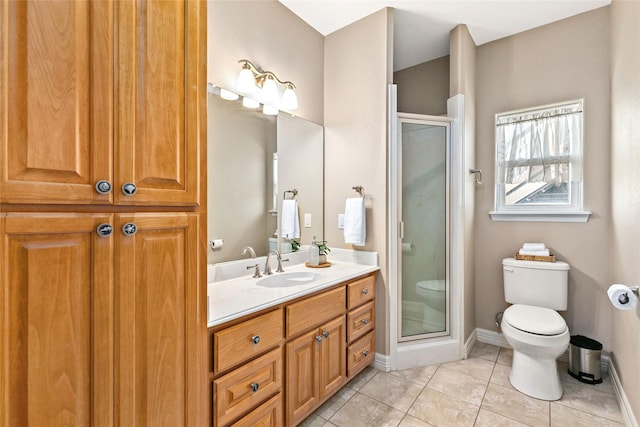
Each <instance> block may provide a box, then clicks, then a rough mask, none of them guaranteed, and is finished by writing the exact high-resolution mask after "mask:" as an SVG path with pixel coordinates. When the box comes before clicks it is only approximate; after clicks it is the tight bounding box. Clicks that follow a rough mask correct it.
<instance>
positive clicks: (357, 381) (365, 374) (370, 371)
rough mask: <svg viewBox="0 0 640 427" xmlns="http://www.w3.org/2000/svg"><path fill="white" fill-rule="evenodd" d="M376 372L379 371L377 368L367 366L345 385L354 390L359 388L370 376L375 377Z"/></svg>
mask: <svg viewBox="0 0 640 427" xmlns="http://www.w3.org/2000/svg"><path fill="white" fill-rule="evenodd" d="M378 372H380V371H379V370H378V369H376V368H373V367H371V366H367V367H366V368H364V369H363V370H362V372H360V373H359V374H358V375H356V376H355V377H354V378H353V379H352V380H351V381H349V382H348V383H347V387H349V388H351V389H353V390H356V391H357V390H360V389H361V388H362V387H363V386H364V385H365V384H366V383H367V382H368V381H369V380H370V379H371V378H373V377H375V376H376V375H377V374H378Z"/></svg>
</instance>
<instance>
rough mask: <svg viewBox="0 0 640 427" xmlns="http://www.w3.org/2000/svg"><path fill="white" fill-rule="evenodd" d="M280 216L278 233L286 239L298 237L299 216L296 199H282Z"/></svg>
mask: <svg viewBox="0 0 640 427" xmlns="http://www.w3.org/2000/svg"><path fill="white" fill-rule="evenodd" d="M280 218H281V220H280V235H281V236H282V237H286V238H287V239H299V238H300V217H299V215H298V201H297V200H295V199H287V200H283V201H282V212H280Z"/></svg>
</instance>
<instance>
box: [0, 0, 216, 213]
mask: <svg viewBox="0 0 640 427" xmlns="http://www.w3.org/2000/svg"><path fill="white" fill-rule="evenodd" d="M200 14H203V15H205V18H206V11H205V10H204V6H203V3H202V2H199V1H179V0H174V1H162V0H149V1H144V2H138V1H128V0H121V1H114V2H112V1H92V2H88V1H76V0H57V1H37V0H33V1H11V2H8V3H7V5H6V6H3V7H2V8H1V9H0V20H1V21H2V28H3V29H4V30H3V31H5V33H4V34H5V35H6V37H7V42H6V43H5V42H3V43H2V44H0V54H1V55H2V57H3V58H6V59H7V60H6V61H3V62H2V64H1V68H0V77H1V78H0V97H1V98H2V101H3V102H2V103H0V126H1V127H2V137H0V138H1V140H0V152H2V153H3V154H4V153H6V154H5V155H3V156H2V157H0V160H1V161H0V172H1V173H0V203H10V204H112V203H116V204H118V205H154V206H168V205H171V206H174V205H179V206H187V205H197V204H198V203H199V192H200V189H199V172H200V169H199V166H200V156H201V155H202V154H203V153H201V152H200V149H199V146H200V144H199V138H200V137H201V136H202V135H201V133H200V131H199V126H200V125H199V124H198V123H199V122H198V121H199V119H198V115H199V114H205V112H204V110H203V109H202V107H201V105H204V104H203V103H202V102H201V99H202V98H203V94H202V93H203V91H205V90H206V88H201V87H200V86H201V85H200V81H203V77H202V74H203V73H204V65H201V64H204V63H205V62H206V61H204V60H203V57H202V53H203V52H204V43H206V37H205V36H204V34H205V29H204V28H203V26H204V24H201V23H202V22H204V20H203V19H202V18H201V17H199V15H200ZM202 61H204V62H202ZM100 181H106V182H108V183H109V186H110V188H111V190H110V191H109V192H108V193H107V194H101V193H100V192H98V191H97V189H96V186H97V185H98V183H99V182H100ZM127 184H133V185H135V188H136V192H135V193H134V194H129V193H131V192H132V191H133V188H134V187H132V186H131V185H128V186H126V188H127V189H129V188H131V191H129V190H127V194H125V191H124V190H123V188H125V185H127Z"/></svg>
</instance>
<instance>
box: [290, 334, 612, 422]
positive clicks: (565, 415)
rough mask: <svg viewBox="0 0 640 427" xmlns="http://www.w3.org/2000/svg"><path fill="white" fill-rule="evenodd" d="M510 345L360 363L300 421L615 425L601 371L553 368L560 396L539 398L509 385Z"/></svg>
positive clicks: (609, 388) (564, 366) (607, 381)
mask: <svg viewBox="0 0 640 427" xmlns="http://www.w3.org/2000/svg"><path fill="white" fill-rule="evenodd" d="M511 358H512V351H511V350H509V349H505V348H500V347H496V346H493V345H489V344H484V343H476V344H475V346H474V348H473V350H472V351H471V354H470V355H469V358H468V359H467V360H462V361H459V362H451V363H443V364H440V365H433V366H427V367H424V368H414V369H407V370H404V371H397V372H389V373H385V372H382V371H379V370H377V369H375V368H372V367H368V368H366V369H365V370H364V371H362V372H361V373H360V374H359V375H358V376H356V377H355V378H354V379H353V380H351V381H350V382H349V383H348V384H347V385H346V386H345V387H344V388H342V390H340V391H339V392H338V393H337V394H336V395H334V396H333V397H332V398H331V399H330V400H328V401H327V402H326V403H325V404H324V405H322V406H321V407H320V408H318V409H317V410H316V411H315V412H314V413H313V414H311V415H310V416H309V417H308V418H307V419H306V420H305V421H304V422H303V423H302V424H301V426H303V427H316V426H317V427H321V426H322V427H332V426H337V427H359V426H362V427H365V426H366V427H381V426H399V427H421V426H446V427H451V426H491V427H493V426H589V427H591V426H598V427H600V426H622V425H623V424H622V423H623V420H622V415H621V412H620V408H619V407H618V403H617V401H616V398H615V395H614V391H613V386H612V384H611V380H610V379H609V376H608V375H606V374H605V373H603V377H602V378H603V383H602V384H598V385H589V384H584V383H581V382H579V381H577V380H575V379H574V378H572V377H571V376H569V374H568V373H567V363H562V362H559V366H558V370H559V372H560V379H561V380H562V386H563V389H564V394H563V396H562V399H560V400H558V401H555V402H547V401H542V400H537V399H534V398H531V397H528V396H526V395H524V394H522V393H520V392H518V391H516V390H515V389H514V388H513V387H512V386H511V384H510V383H509V378H508V377H509V369H510V367H511Z"/></svg>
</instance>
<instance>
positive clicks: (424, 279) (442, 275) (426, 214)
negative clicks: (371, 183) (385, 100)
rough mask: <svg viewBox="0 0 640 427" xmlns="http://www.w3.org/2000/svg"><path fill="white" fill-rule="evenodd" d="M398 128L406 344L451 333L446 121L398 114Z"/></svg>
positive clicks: (403, 337)
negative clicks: (410, 341)
mask: <svg viewBox="0 0 640 427" xmlns="http://www.w3.org/2000/svg"><path fill="white" fill-rule="evenodd" d="M412 116H413V117H415V116H414V115H412ZM398 125H399V126H398V130H399V133H400V138H399V144H400V159H399V161H400V176H401V179H400V183H399V185H400V189H399V200H401V206H400V207H399V208H400V213H399V214H400V218H401V221H402V222H401V231H400V242H399V248H400V251H399V252H400V253H399V266H400V269H399V273H400V286H399V301H398V303H399V312H400V316H399V317H400V321H399V329H400V330H399V341H408V340H414V339H422V338H429V337H435V336H443V335H448V334H449V309H448V308H449V280H448V276H449V275H448V267H449V255H448V254H449V220H448V217H449V186H448V182H449V123H448V122H438V121H434V120H424V119H416V118H403V117H402V116H401V115H400V114H399V123H398Z"/></svg>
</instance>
